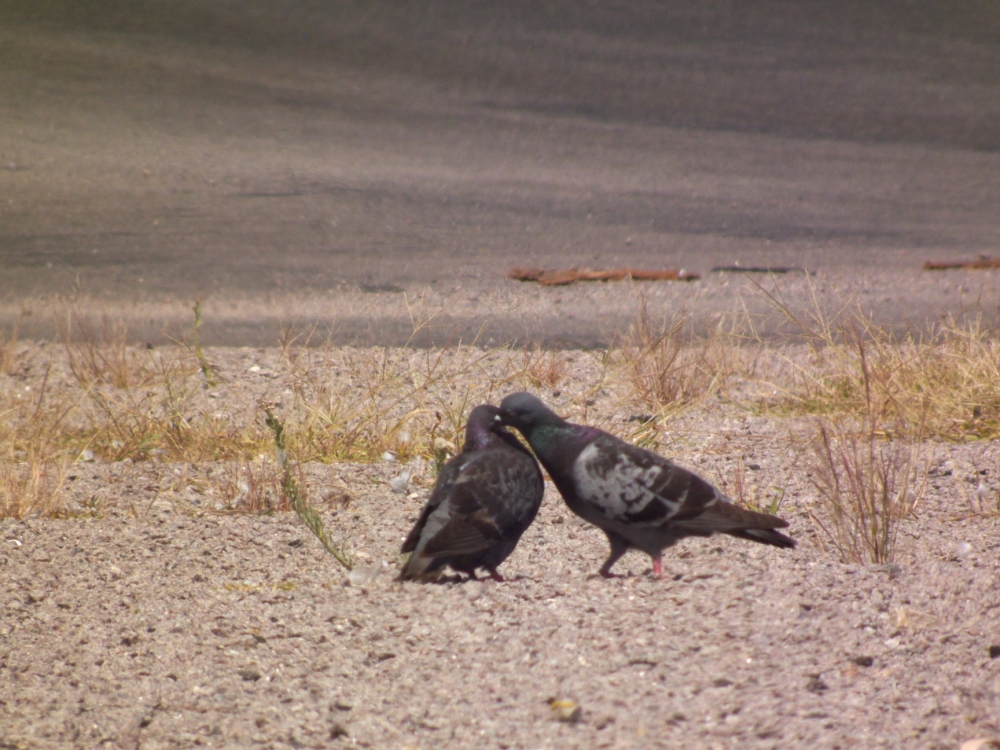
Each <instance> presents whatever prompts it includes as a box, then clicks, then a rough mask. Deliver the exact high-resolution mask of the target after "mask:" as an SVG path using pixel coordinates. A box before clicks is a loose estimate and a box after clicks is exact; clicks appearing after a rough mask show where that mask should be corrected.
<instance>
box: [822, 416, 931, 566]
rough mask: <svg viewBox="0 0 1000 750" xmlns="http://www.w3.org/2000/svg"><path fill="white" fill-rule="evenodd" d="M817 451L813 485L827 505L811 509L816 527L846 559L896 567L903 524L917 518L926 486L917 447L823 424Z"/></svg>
mask: <svg viewBox="0 0 1000 750" xmlns="http://www.w3.org/2000/svg"><path fill="white" fill-rule="evenodd" d="M813 448H814V460H813V464H812V470H813V471H812V483H813V486H814V487H815V488H816V490H817V491H818V492H819V495H820V499H821V500H822V501H823V503H824V506H823V507H822V508H810V509H809V515H810V517H811V518H812V520H813V522H814V523H816V525H817V526H818V527H819V528H820V529H821V530H822V532H823V534H824V535H825V537H826V538H827V539H828V540H829V541H830V542H831V543H832V544H833V546H834V548H835V549H836V551H837V553H838V554H839V556H840V558H841V559H842V560H844V561H850V562H857V563H887V562H892V561H893V559H894V556H895V552H896V538H897V535H898V531H899V524H900V522H902V521H903V520H904V519H906V518H909V517H911V516H913V514H914V511H915V509H916V507H917V505H918V504H919V503H920V501H921V499H922V497H923V494H924V489H925V487H926V476H927V472H926V466H925V465H924V464H925V462H924V461H922V460H921V456H920V453H919V451H918V449H917V447H916V446H915V445H914V444H913V443H911V442H909V441H906V440H902V439H899V440H893V441H883V440H879V438H878V435H877V432H876V431H875V430H874V429H872V428H871V427H869V429H868V430H867V431H863V432H862V433H861V434H858V432H857V431H854V430H850V429H846V428H844V427H843V426H842V425H837V424H835V423H832V422H829V421H828V420H824V419H820V420H818V422H817V425H816V434H815V437H814V440H813Z"/></svg>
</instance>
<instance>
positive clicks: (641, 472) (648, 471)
mask: <svg viewBox="0 0 1000 750" xmlns="http://www.w3.org/2000/svg"><path fill="white" fill-rule="evenodd" d="M574 473H575V478H576V483H577V487H578V488H579V494H580V495H581V496H582V497H585V498H586V499H587V501H588V502H589V503H590V504H591V505H593V506H595V507H596V508H597V509H598V510H600V512H601V513H602V514H603V515H604V516H605V517H607V518H609V519H614V520H615V521H617V522H620V523H627V524H639V525H650V526H656V525H659V524H662V523H663V522H665V521H667V520H670V519H674V518H679V517H680V518H689V517H694V516H697V515H699V514H701V513H702V512H703V511H704V510H705V508H706V507H708V506H710V505H712V504H714V503H716V502H718V501H719V500H720V499H721V498H722V496H721V494H720V493H719V492H718V490H716V489H715V487H713V486H712V485H711V484H709V483H708V482H706V481H705V480H704V479H702V478H701V477H699V476H698V475H696V474H692V473H691V472H690V471H687V470H686V469H683V468H681V467H680V466H677V465H676V464H675V463H673V462H672V461H670V460H668V459H666V458H663V457H662V456H658V455H656V454H655V453H651V452H650V451H647V450H644V449H642V448H638V447H636V446H634V445H629V444H628V443H626V442H624V441H623V440H619V439H618V438H616V437H614V436H612V435H608V434H602V435H601V436H600V437H598V438H597V439H596V440H594V441H592V442H591V443H590V444H589V445H587V446H586V447H585V448H584V449H583V450H582V451H580V454H579V456H578V458H577V460H576V465H575V470H574Z"/></svg>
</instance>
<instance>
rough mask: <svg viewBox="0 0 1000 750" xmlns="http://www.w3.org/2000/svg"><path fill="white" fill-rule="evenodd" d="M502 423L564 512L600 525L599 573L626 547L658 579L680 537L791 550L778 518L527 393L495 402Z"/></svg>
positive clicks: (608, 569) (605, 572)
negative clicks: (602, 556)
mask: <svg viewBox="0 0 1000 750" xmlns="http://www.w3.org/2000/svg"><path fill="white" fill-rule="evenodd" d="M500 420H501V421H502V422H503V423H504V424H507V425H512V426H513V427H516V428H517V429H518V430H520V431H521V433H522V434H523V435H524V437H525V438H526V439H527V441H528V444H529V445H530V446H531V449H532V450H533V451H534V452H535V456H537V457H538V460H539V461H541V462H542V466H544V467H545V469H546V471H548V473H549V475H550V476H551V477H552V481H553V482H555V485H556V487H558V488H559V492H560V493H561V494H562V496H563V499H564V500H565V501H566V504H567V505H568V506H569V508H570V510H572V511H573V512H574V513H576V514H577V515H578V516H580V517H581V518H583V519H584V520H586V521H589V522H590V523H592V524H594V525H595V526H598V527H600V529H601V530H602V531H603V532H604V533H605V534H607V536H608V541H609V542H610V543H611V554H610V555H609V556H608V559H607V560H606V561H605V563H604V565H602V566H601V575H602V576H605V577H610V576H611V566H612V565H614V564H615V562H617V561H618V559H619V558H620V557H621V556H622V555H624V554H625V553H626V552H627V551H628V550H629V549H631V548H633V547H634V548H636V549H640V550H642V551H643V552H645V553H646V554H648V555H649V556H650V557H652V558H653V573H654V574H655V575H656V576H658V577H659V576H662V575H663V561H662V553H663V550H665V549H666V548H667V547H669V546H671V545H673V544H676V543H677V542H678V541H679V540H680V539H683V538H684V537H686V536H711V535H712V534H714V533H716V532H720V533H723V534H729V535H730V536H736V537H739V538H740V539H749V540H750V541H753V542H761V543H763V544H772V545H774V546H775V547H794V546H795V541H794V540H792V539H789V538H788V537H787V536H785V535H784V534H781V533H779V532H777V531H775V530H774V529H780V528H784V527H786V526H788V522H787V521H783V520H782V519H780V518H778V517H777V516H771V515H768V514H767V513H755V512H754V511H751V510H746V509H744V508H740V507H739V506H737V505H734V504H733V503H732V502H731V501H730V500H729V498H727V497H726V496H725V495H723V494H722V493H721V492H719V490H717V489H716V488H715V487H713V486H712V485H711V484H709V483H708V482H706V481H705V480H704V479H702V478H701V477H699V476H698V475H697V474H693V473H691V472H690V471H688V470H687V469H683V468H681V467H680V466H678V465H677V464H675V463H674V462H672V461H670V460H668V459H666V458H663V457H662V456H658V455H656V454H655V453H651V452H650V451H647V450H644V449H642V448H638V447H636V446H634V445H630V444H628V443H626V442H625V441H623V440H619V439H618V438H616V437H614V436H613V435H609V434H608V433H606V432H604V431H603V430H599V429H597V428H596V427H586V426H584V425H578V424H571V423H569V422H567V421H566V420H564V419H562V418H561V417H559V416H558V415H556V414H555V413H554V412H553V411H552V410H551V409H549V408H548V407H547V406H545V404H543V403H542V402H541V401H540V400H539V399H537V398H536V397H535V396H532V395H531V394H530V393H514V394H511V395H510V396H507V398H505V399H504V400H503V402H502V403H501V404H500Z"/></svg>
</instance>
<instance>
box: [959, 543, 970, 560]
mask: <svg viewBox="0 0 1000 750" xmlns="http://www.w3.org/2000/svg"><path fill="white" fill-rule="evenodd" d="M971 552H972V545H971V544H969V543H968V542H959V543H958V544H956V545H955V554H956V555H958V559H959V560H964V559H965V558H967V557H968V556H969V554H970V553H971Z"/></svg>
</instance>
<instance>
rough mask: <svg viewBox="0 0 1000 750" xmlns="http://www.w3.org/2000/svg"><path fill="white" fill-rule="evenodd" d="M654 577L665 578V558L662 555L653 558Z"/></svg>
mask: <svg viewBox="0 0 1000 750" xmlns="http://www.w3.org/2000/svg"><path fill="white" fill-rule="evenodd" d="M653 575H654V576H656V577H657V578H663V557H662V555H657V556H656V557H654V558H653Z"/></svg>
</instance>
